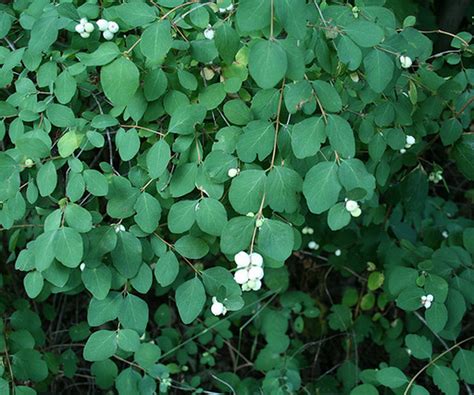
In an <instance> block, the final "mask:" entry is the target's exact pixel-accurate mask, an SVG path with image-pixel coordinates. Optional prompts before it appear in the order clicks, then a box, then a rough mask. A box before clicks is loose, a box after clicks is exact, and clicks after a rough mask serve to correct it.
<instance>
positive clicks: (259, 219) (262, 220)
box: [255, 218, 265, 228]
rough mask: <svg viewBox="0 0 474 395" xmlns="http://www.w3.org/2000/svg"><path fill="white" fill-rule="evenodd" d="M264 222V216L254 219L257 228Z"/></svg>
mask: <svg viewBox="0 0 474 395" xmlns="http://www.w3.org/2000/svg"><path fill="white" fill-rule="evenodd" d="M264 222H265V218H258V219H257V220H256V221H255V226H256V227H257V228H261V227H262V225H263V223H264Z"/></svg>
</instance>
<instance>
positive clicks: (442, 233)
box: [441, 230, 449, 239]
mask: <svg viewBox="0 0 474 395" xmlns="http://www.w3.org/2000/svg"><path fill="white" fill-rule="evenodd" d="M441 235H442V236H443V237H444V238H445V239H447V238H448V237H449V233H448V231H447V230H443V231H442V232H441Z"/></svg>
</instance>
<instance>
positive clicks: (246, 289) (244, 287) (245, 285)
mask: <svg viewBox="0 0 474 395" xmlns="http://www.w3.org/2000/svg"><path fill="white" fill-rule="evenodd" d="M241 288H242V291H244V292H248V291H251V290H252V288H250V286H249V282H246V283H244V284H242V286H241Z"/></svg>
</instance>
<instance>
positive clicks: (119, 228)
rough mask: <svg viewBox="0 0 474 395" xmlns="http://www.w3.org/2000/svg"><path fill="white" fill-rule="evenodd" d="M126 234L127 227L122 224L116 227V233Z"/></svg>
mask: <svg viewBox="0 0 474 395" xmlns="http://www.w3.org/2000/svg"><path fill="white" fill-rule="evenodd" d="M120 232H125V226H123V225H122V224H118V225H115V233H120Z"/></svg>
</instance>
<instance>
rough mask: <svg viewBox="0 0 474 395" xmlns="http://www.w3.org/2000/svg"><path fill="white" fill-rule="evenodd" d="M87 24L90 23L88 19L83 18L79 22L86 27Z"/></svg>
mask: <svg viewBox="0 0 474 395" xmlns="http://www.w3.org/2000/svg"><path fill="white" fill-rule="evenodd" d="M87 22H89V21H88V20H87V18H81V20H80V21H79V23H80V24H81V25H85V24H86V23H87Z"/></svg>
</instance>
